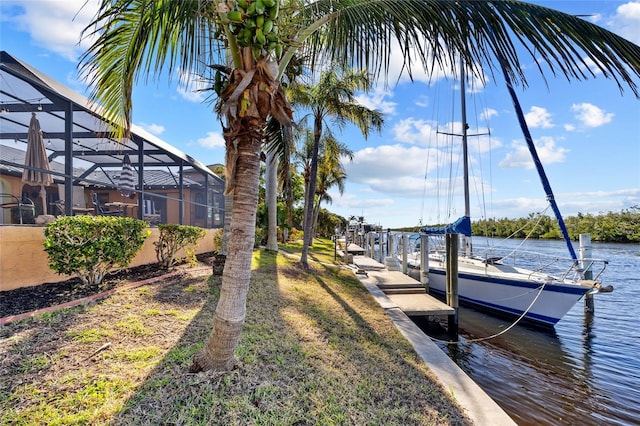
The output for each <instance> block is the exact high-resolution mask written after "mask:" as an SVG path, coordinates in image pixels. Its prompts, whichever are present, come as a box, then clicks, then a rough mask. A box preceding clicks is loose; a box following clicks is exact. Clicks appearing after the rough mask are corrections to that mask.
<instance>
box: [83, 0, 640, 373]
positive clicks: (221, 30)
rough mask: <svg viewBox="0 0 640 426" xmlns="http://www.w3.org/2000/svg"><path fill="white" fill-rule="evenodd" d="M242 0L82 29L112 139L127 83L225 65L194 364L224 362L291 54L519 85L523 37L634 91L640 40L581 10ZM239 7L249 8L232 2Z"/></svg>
mask: <svg viewBox="0 0 640 426" xmlns="http://www.w3.org/2000/svg"><path fill="white" fill-rule="evenodd" d="M247 1H248V0H242V1H241V0H237V2H233V1H230V2H229V3H226V2H222V1H218V0H166V1H155V0H102V1H101V3H100V9H99V11H98V13H97V15H96V16H95V19H94V20H93V22H92V23H91V24H90V26H88V27H87V28H86V30H85V33H88V34H89V35H90V36H94V35H95V36H97V37H96V38H95V41H94V42H93V44H92V45H91V47H90V48H89V49H88V50H87V52H86V53H85V55H83V57H82V58H81V63H82V64H81V67H82V70H83V71H84V72H85V75H86V76H87V77H88V81H89V82H90V83H91V86H92V87H93V92H92V95H91V97H92V98H93V99H95V100H96V101H98V102H99V103H100V104H101V105H102V107H103V111H104V115H105V117H106V118H107V119H108V120H110V121H111V123H112V125H113V129H114V131H115V132H116V136H121V137H125V136H126V135H127V133H128V129H129V126H130V124H131V111H132V104H131V102H132V101H131V99H132V90H133V85H134V82H136V81H137V80H138V79H139V78H141V77H153V76H160V75H163V74H162V73H163V72H164V71H167V70H168V71H169V74H173V73H174V72H175V71H177V70H178V69H181V70H184V71H185V72H187V73H194V74H196V75H202V76H204V75H206V73H207V72H209V71H211V69H209V68H208V66H209V65H214V64H224V65H227V64H228V65H229V68H230V69H229V70H228V72H223V71H221V70H220V69H217V71H216V73H215V76H217V78H214V80H215V81H216V84H215V86H214V89H217V90H218V92H217V93H219V96H220V101H221V109H220V113H221V115H222V117H223V119H224V121H225V127H224V135H225V138H226V141H227V158H226V160H227V161H226V167H227V173H226V174H227V193H228V194H232V196H233V212H232V223H231V231H230V238H229V245H228V256H227V261H226V263H225V268H224V272H223V278H222V289H221V294H220V299H219V301H218V304H217V308H216V312H215V318H214V325H213V330H212V332H211V336H210V337H209V339H208V341H207V342H206V344H205V345H204V347H203V349H202V351H201V352H200V353H199V354H198V355H197V356H196V357H195V360H194V370H203V369H209V368H211V369H217V370H225V369H228V368H230V366H231V365H232V364H233V352H234V350H235V348H236V345H237V342H238V341H239V338H240V334H241V330H242V325H243V322H244V318H245V309H246V307H245V302H246V295H247V291H248V288H249V281H250V269H251V255H252V247H253V239H254V233H255V212H256V204H257V187H258V173H259V170H260V167H259V166H260V164H259V158H260V155H259V153H260V149H261V146H260V144H261V141H262V132H263V128H264V124H265V120H266V118H267V117H270V116H271V117H274V118H275V119H277V120H278V121H280V122H281V123H283V124H285V125H286V124H288V123H289V121H290V117H291V114H290V111H289V109H288V104H287V99H286V98H285V96H284V94H283V92H282V90H281V86H280V84H279V81H280V78H281V76H282V75H283V73H284V69H286V67H287V65H288V63H289V62H290V60H291V59H292V58H294V57H295V55H296V53H297V52H304V53H305V57H307V58H309V62H308V63H306V64H305V65H306V66H308V67H309V69H314V68H315V65H316V64H318V63H327V62H331V63H338V64H339V65H342V66H344V67H349V66H354V67H357V68H367V69H368V70H369V72H371V73H372V74H373V75H374V76H379V75H382V74H385V73H386V72H387V71H388V70H389V67H390V64H391V61H392V59H391V58H392V52H393V53H394V54H395V53H397V54H398V55H399V56H400V57H401V58H402V60H404V64H403V65H405V67H404V70H405V72H407V73H409V75H411V69H412V67H414V66H420V67H423V68H426V69H429V70H434V69H436V68H437V67H441V68H447V69H450V70H451V71H453V72H455V69H456V67H454V66H453V65H452V64H455V63H456V60H457V58H458V57H460V58H461V59H462V60H463V61H464V62H465V63H467V64H473V65H472V67H473V69H474V70H476V71H479V70H480V69H487V70H489V71H490V72H491V71H492V70H494V69H496V66H497V64H498V63H499V61H501V62H504V66H505V68H506V71H507V73H508V75H510V76H511V77H512V79H513V80H514V82H515V83H516V84H517V83H520V84H523V85H526V78H525V75H524V72H523V70H522V66H521V55H520V54H519V53H518V50H517V49H516V47H517V46H524V47H525V49H526V52H527V53H526V55H527V56H528V58H529V59H530V60H531V59H532V60H533V61H535V63H537V64H540V63H546V64H547V66H548V67H549V69H550V72H551V73H554V74H555V73H559V74H562V75H565V76H566V77H567V78H568V79H586V78H588V77H589V76H591V77H594V76H595V75H596V73H597V72H601V73H602V74H603V75H605V76H607V77H609V78H613V79H614V80H615V81H616V83H617V84H618V87H619V88H620V90H622V89H623V88H624V86H628V87H629V88H630V89H631V90H632V91H633V93H634V94H635V95H636V96H638V88H637V84H636V81H634V80H637V79H638V77H639V76H640V59H639V58H640V47H638V46H636V45H635V44H633V43H631V42H629V41H627V40H625V39H623V38H622V37H619V36H617V35H615V34H613V33H611V32H609V31H607V30H604V29H603V28H600V27H598V26H597V25H595V24H592V23H589V22H587V21H584V20H583V19H581V18H579V17H575V16H572V15H568V14H565V13H562V12H558V11H555V10H552V9H548V8H545V7H542V6H538V5H533V4H528V3H524V2H520V1H509V0H503V1H472V0H458V1H449V0H375V1H372V0H350V1H340V0H319V1H310V2H293V1H292V2H288V1H280V0H269V1H268V4H269V5H270V7H268V8H267V7H265V4H267V2H265V1H261V2H260V4H261V6H262V7H261V8H260V9H259V8H258V7H257V4H258V1H257V0H256V1H255V2H252V3H251V4H254V3H255V4H256V5H255V6H251V5H249V4H248V3H247ZM243 5H247V9H246V10H245V9H242V11H241V10H240V9H241V7H242V6H243ZM288 7H289V8H290V9H289V10H285V11H284V12H283V10H284V9H286V8H288ZM243 12H244V13H243ZM258 12H261V13H262V15H260V16H262V18H260V19H258V15H257V14H258ZM265 13H266V15H265ZM265 17H266V18H268V20H267V19H266V18H265ZM258 23H261V24H262V26H261V27H258V25H257V24H258ZM274 23H275V24H276V25H274ZM276 28H277V30H276ZM267 29H268V30H270V32H268V33H266V34H265V30H267ZM281 51H283V52H281ZM280 53H282V56H281V55H280ZM394 58H396V57H395V56H394ZM273 60H276V62H277V63H274V62H273ZM588 63H593V64H595V66H596V68H597V70H596V71H594V70H592V69H591V68H589V66H588ZM270 65H275V67H274V68H273V69H272V67H271V66H270ZM539 70H540V71H541V72H542V67H539Z"/></svg>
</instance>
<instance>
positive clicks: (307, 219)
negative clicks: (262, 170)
mask: <svg viewBox="0 0 640 426" xmlns="http://www.w3.org/2000/svg"><path fill="white" fill-rule="evenodd" d="M321 136H322V119H321V117H316V118H315V120H314V126H313V149H312V151H311V165H310V167H309V185H308V187H307V192H306V194H305V200H304V220H303V222H302V229H303V232H304V236H303V238H302V253H301V254H300V264H301V265H302V266H303V267H304V268H308V267H309V261H308V260H307V258H308V256H309V246H311V243H312V241H313V236H312V235H311V225H312V222H313V205H314V199H315V194H316V180H317V178H318V151H319V150H320V137H321Z"/></svg>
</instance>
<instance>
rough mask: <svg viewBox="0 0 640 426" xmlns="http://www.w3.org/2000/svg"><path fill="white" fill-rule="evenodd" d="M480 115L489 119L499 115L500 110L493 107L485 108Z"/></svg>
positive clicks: (484, 118)
mask: <svg viewBox="0 0 640 426" xmlns="http://www.w3.org/2000/svg"><path fill="white" fill-rule="evenodd" d="M480 116H481V117H482V119H483V120H487V121H488V120H489V119H491V118H493V117H497V116H498V111H496V110H495V109H493V108H485V109H484V111H482V112H481V113H480Z"/></svg>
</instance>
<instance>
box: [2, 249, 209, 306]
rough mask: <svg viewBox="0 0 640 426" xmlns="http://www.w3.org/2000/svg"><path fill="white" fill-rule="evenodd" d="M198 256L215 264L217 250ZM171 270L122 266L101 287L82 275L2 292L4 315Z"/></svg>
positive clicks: (151, 265)
mask: <svg viewBox="0 0 640 426" xmlns="http://www.w3.org/2000/svg"><path fill="white" fill-rule="evenodd" d="M197 259H198V263H200V264H201V265H209V266H212V265H213V263H214V260H215V253H212V252H209V253H202V254H199V255H198V256H197ZM183 266H186V265H184V264H182V265H176V267H178V268H179V267H183ZM174 268H175V267H174ZM167 273H169V271H167V270H165V269H162V268H160V267H159V266H158V265H157V264H155V263H154V264H150V265H142V266H138V267H133V268H126V269H121V270H119V271H116V272H113V273H111V274H108V275H107V276H105V278H104V280H103V281H102V283H100V284H99V285H98V286H85V285H84V284H82V281H80V279H79V278H72V279H69V280H66V281H61V282H57V283H45V284H40V285H37V286H31V287H22V288H18V289H15V290H9V291H0V318H4V317H8V316H13V315H19V314H22V313H25V312H33V311H36V310H38V309H43V308H48V307H50V306H55V305H60V304H62V303H67V302H71V301H74V300H77V299H82V298H84V297H88V296H93V295H95V294H99V293H102V292H105V291H109V290H112V289H114V288H117V287H119V286H122V285H125V284H128V283H131V282H136V281H143V280H146V279H149V278H155V277H159V276H162V275H165V274H167Z"/></svg>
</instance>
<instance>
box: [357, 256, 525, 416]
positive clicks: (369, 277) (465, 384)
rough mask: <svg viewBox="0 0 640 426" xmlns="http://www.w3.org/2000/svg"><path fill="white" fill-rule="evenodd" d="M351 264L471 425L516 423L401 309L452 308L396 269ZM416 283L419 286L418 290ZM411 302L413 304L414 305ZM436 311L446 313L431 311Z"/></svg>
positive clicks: (413, 311)
mask: <svg viewBox="0 0 640 426" xmlns="http://www.w3.org/2000/svg"><path fill="white" fill-rule="evenodd" d="M353 264H354V267H355V268H354V269H355V270H356V276H357V277H358V278H359V279H360V281H361V282H362V283H363V284H364V286H365V287H366V288H367V290H369V293H371V295H372V296H373V297H374V299H375V300H376V301H377V302H378V303H379V304H380V306H381V307H382V308H383V309H384V310H385V312H386V313H387V315H389V317H390V318H391V320H392V321H393V323H394V324H395V326H396V328H397V329H398V330H399V331H400V333H402V335H403V336H404V337H405V338H406V339H407V340H408V341H409V342H410V343H411V344H412V345H413V347H414V349H415V351H416V353H417V354H418V356H419V357H420V358H421V359H422V360H423V362H424V363H425V364H426V365H427V366H428V367H429V369H430V370H431V371H433V373H434V374H435V376H436V378H437V379H438V381H439V382H440V384H441V385H442V387H443V388H444V389H445V390H446V391H448V392H450V393H451V396H452V397H453V398H455V399H456V400H457V401H458V403H459V404H460V406H461V407H462V408H463V409H464V410H465V413H466V414H467V415H468V416H469V418H471V420H472V421H473V422H474V423H475V424H477V425H492V426H494V425H495V426H499V425H515V424H516V423H515V422H514V421H513V420H512V419H511V418H510V417H509V416H508V415H507V413H506V412H505V411H504V410H503V409H502V408H501V407H500V406H499V405H498V404H497V403H496V402H495V401H494V400H493V399H491V398H490V397H489V395H487V394H486V393H485V392H484V391H483V390H482V389H481V388H480V386H478V385H477V384H476V383H475V382H474V381H473V380H472V379H471V378H470V377H469V376H468V375H467V374H466V373H465V372H464V371H462V369H460V367H458V366H457V365H456V363H455V362H453V361H452V360H451V358H449V357H448V356H447V355H446V354H445V353H444V352H443V351H442V350H441V349H440V348H439V347H438V346H437V345H436V344H435V343H434V342H433V341H432V340H431V338H430V337H429V336H427V335H426V334H424V332H423V331H422V330H420V328H419V327H418V326H417V325H416V324H415V323H414V322H413V321H411V319H410V318H409V316H408V314H407V313H406V312H405V311H404V309H407V310H408V312H409V313H411V314H415V315H422V313H421V311H420V309H423V311H424V312H430V313H427V314H424V315H448V314H449V313H450V312H452V311H453V309H452V308H450V307H449V306H447V305H446V304H444V303H442V302H440V301H438V300H437V299H433V298H432V297H431V296H429V295H427V294H426V292H425V290H424V287H422V286H421V285H420V283H419V282H418V281H416V280H414V279H412V278H411V277H408V276H406V275H404V274H402V273H400V272H397V271H389V270H387V269H386V268H385V267H384V265H382V264H380V263H378V262H376V261H375V260H373V259H370V258H367V257H364V256H354V257H353ZM398 274H399V275H398ZM416 283H418V286H419V287H422V290H421V291H420V288H418V286H416ZM402 286H404V287H402ZM402 288H404V289H408V291H409V293H401V294H385V290H386V291H392V292H393V291H394V290H398V289H402ZM411 291H413V292H414V293H411ZM421 296H427V297H429V298H431V299H433V300H435V301H436V302H438V303H439V304H440V305H438V304H434V305H433V306H427V304H426V303H427V300H428V299H427V298H424V299H422V298H421ZM412 303H415V306H413V305H412ZM441 305H444V307H443V306H441ZM439 310H441V311H442V312H446V313H440V314H436V313H434V312H439Z"/></svg>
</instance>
